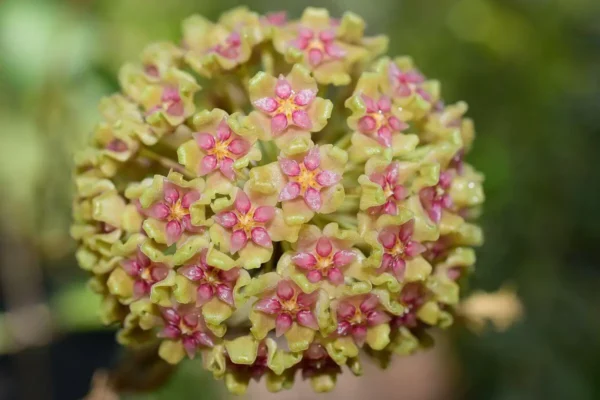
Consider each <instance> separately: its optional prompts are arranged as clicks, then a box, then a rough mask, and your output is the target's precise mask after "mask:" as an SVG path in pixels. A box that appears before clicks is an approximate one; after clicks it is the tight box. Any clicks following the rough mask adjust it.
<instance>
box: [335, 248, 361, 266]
mask: <svg viewBox="0 0 600 400" xmlns="http://www.w3.org/2000/svg"><path fill="white" fill-rule="evenodd" d="M355 258H356V254H355V253H354V252H353V251H351V250H340V251H337V252H336V253H335V254H334V256H333V265H334V266H335V267H336V268H341V267H345V266H346V265H348V264H350V263H351V262H353V261H354V259H355Z"/></svg>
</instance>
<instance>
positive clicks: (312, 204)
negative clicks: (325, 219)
mask: <svg viewBox="0 0 600 400" xmlns="http://www.w3.org/2000/svg"><path fill="white" fill-rule="evenodd" d="M304 202H305V203H306V205H307V206H308V208H310V209H311V210H313V211H319V210H320V209H321V193H319V191H318V190H317V189H315V188H308V189H306V193H305V194H304Z"/></svg>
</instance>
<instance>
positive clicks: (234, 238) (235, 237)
mask: <svg viewBox="0 0 600 400" xmlns="http://www.w3.org/2000/svg"><path fill="white" fill-rule="evenodd" d="M247 242H248V237H247V236H246V232H244V231H243V230H237V231H235V232H233V233H232V234H231V243H230V244H229V251H230V252H231V254H235V253H237V252H238V251H239V250H240V249H242V248H244V246H246V243H247Z"/></svg>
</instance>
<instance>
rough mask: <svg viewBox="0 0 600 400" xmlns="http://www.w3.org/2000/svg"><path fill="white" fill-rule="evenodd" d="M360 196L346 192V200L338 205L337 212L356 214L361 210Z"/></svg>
mask: <svg viewBox="0 0 600 400" xmlns="http://www.w3.org/2000/svg"><path fill="white" fill-rule="evenodd" d="M359 204H360V196H359V195H358V194H346V197H345V198H344V202H343V203H342V204H341V205H340V206H339V207H338V209H337V210H336V213H344V214H346V213H348V214H356V213H357V212H358V210H359Z"/></svg>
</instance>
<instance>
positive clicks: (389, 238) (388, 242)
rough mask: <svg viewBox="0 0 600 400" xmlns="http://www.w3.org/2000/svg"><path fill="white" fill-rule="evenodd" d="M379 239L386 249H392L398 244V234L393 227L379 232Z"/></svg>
mask: <svg viewBox="0 0 600 400" xmlns="http://www.w3.org/2000/svg"><path fill="white" fill-rule="evenodd" d="M378 240H379V243H381V245H382V246H383V247H385V248H386V249H392V248H393V247H394V246H395V245H396V234H395V233H394V232H393V231H392V230H391V229H384V230H382V231H381V232H380V233H379V237H378Z"/></svg>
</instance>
